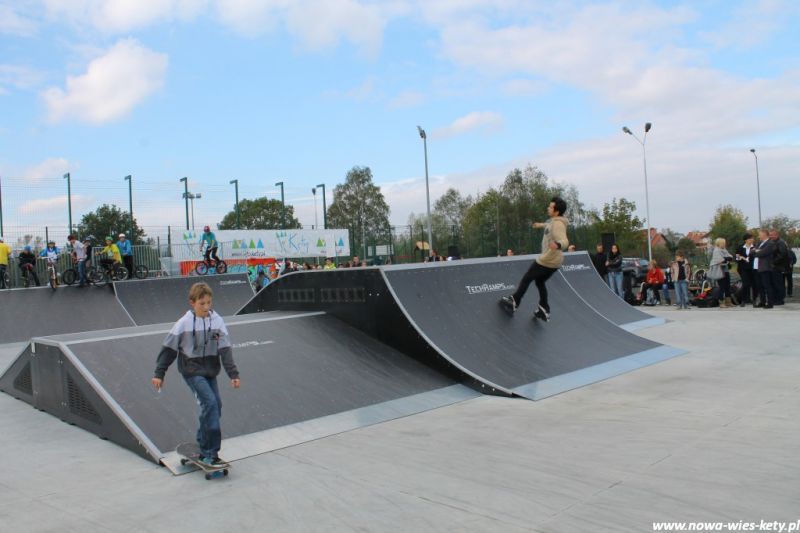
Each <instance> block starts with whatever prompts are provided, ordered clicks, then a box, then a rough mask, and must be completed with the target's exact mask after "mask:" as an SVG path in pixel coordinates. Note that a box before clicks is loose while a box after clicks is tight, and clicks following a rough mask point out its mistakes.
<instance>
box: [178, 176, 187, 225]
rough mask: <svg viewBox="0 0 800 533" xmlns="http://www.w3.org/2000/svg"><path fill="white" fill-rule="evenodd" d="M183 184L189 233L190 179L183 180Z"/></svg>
mask: <svg viewBox="0 0 800 533" xmlns="http://www.w3.org/2000/svg"><path fill="white" fill-rule="evenodd" d="M178 181H182V182H183V200H184V202H185V203H186V231H189V178H181V179H180V180H178Z"/></svg>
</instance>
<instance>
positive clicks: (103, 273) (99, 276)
mask: <svg viewBox="0 0 800 533" xmlns="http://www.w3.org/2000/svg"><path fill="white" fill-rule="evenodd" d="M86 278H87V279H88V280H89V281H90V282H91V283H93V284H94V285H98V286H102V285H107V284H108V283H110V282H112V281H122V280H124V279H127V278H128V269H127V268H125V267H124V266H122V265H121V264H119V263H111V264H110V263H105V264H101V265H100V266H99V267H91V268H90V269H87V271H86Z"/></svg>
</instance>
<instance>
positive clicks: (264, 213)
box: [219, 197, 300, 230]
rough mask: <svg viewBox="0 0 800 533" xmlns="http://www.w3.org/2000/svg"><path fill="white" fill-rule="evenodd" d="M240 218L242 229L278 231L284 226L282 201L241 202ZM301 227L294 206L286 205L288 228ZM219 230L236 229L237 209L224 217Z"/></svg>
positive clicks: (246, 200)
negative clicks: (295, 215)
mask: <svg viewBox="0 0 800 533" xmlns="http://www.w3.org/2000/svg"><path fill="white" fill-rule="evenodd" d="M239 218H240V220H241V227H242V229H278V228H280V227H281V224H282V205H281V201H280V200H275V199H267V198H266V197H261V198H256V199H254V200H248V199H243V200H239ZM299 227H300V221H299V220H297V219H296V218H295V217H294V206H292V205H290V204H286V228H288V229H293V228H299ZM219 229H223V230H224V229H236V209H235V208H234V209H233V210H232V211H229V212H228V213H227V214H226V215H225V216H224V217H222V222H220V223H219Z"/></svg>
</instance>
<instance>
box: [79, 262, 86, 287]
mask: <svg viewBox="0 0 800 533" xmlns="http://www.w3.org/2000/svg"><path fill="white" fill-rule="evenodd" d="M78 276H79V277H80V281H79V282H78V284H79V285H86V260H85V259H82V260H80V261H78Z"/></svg>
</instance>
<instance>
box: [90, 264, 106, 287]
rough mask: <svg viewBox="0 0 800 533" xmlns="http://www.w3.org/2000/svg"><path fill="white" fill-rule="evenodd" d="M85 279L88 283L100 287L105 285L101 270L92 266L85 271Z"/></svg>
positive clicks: (104, 276)
mask: <svg viewBox="0 0 800 533" xmlns="http://www.w3.org/2000/svg"><path fill="white" fill-rule="evenodd" d="M86 279H88V280H89V283H91V284H93V285H98V286H102V285H105V284H106V283H107V281H106V275H105V273H104V272H103V269H102V268H97V267H93V266H92V267H89V269H88V270H87V271H86Z"/></svg>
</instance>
